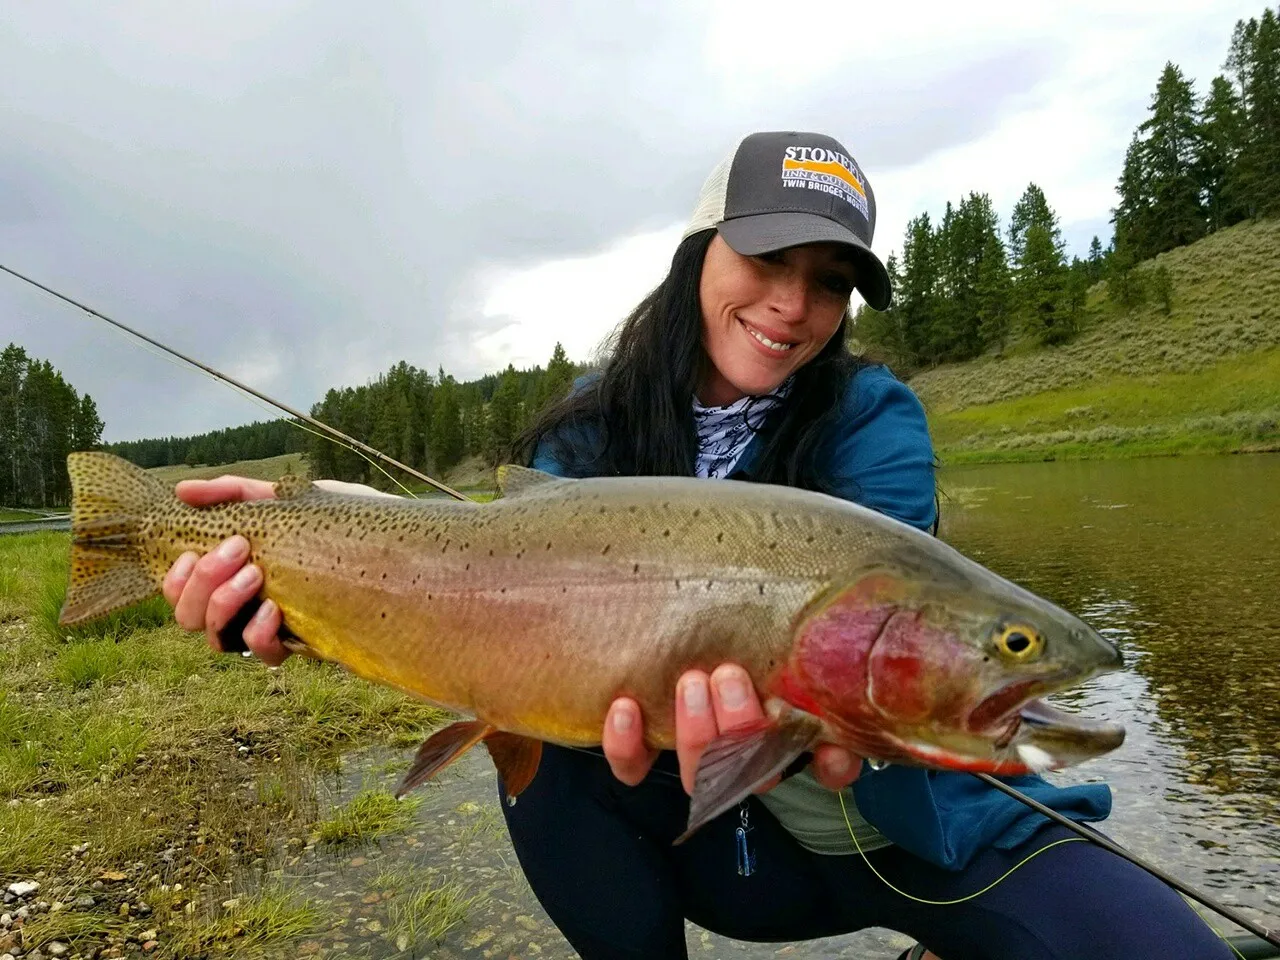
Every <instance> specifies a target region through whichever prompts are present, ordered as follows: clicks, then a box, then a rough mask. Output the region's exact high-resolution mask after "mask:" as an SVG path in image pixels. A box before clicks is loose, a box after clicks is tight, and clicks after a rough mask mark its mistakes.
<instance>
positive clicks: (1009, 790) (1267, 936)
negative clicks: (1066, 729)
mask: <svg viewBox="0 0 1280 960" xmlns="http://www.w3.org/2000/svg"><path fill="white" fill-rule="evenodd" d="M0 270H2V271H4V272H5V273H7V274H9V275H10V276H13V277H17V278H18V279H19V280H21V281H23V282H24V283H28V284H30V285H31V286H33V287H35V288H37V289H38V290H42V291H44V292H45V293H47V294H49V295H50V296H53V297H56V298H57V299H59V300H61V301H63V302H64V303H68V304H70V305H71V306H73V307H75V308H76V309H78V310H83V311H84V312H85V313H87V314H89V316H91V317H96V318H97V319H99V320H102V321H104V322H106V323H109V324H111V325H112V326H113V327H116V328H118V329H120V330H123V331H124V332H125V333H128V334H130V335H132V336H134V337H136V338H138V339H139V340H142V341H144V342H146V343H149V344H151V345H152V346H154V347H158V348H159V349H161V350H163V351H164V352H165V353H167V354H169V355H171V356H174V357H177V358H178V359H179V360H182V361H183V362H185V363H188V364H190V365H192V366H194V367H197V368H198V369H200V370H203V371H205V372H206V373H208V374H210V375H212V376H214V377H216V378H217V379H218V380H221V381H223V382H224V383H227V384H230V385H231V386H233V387H235V388H236V389H238V390H242V391H243V392H245V393H247V394H249V395H251V396H254V397H257V398H258V399H259V400H262V401H264V402H266V403H269V404H271V405H272V406H273V407H276V408H277V409H279V410H283V411H284V412H285V413H287V414H289V415H290V416H292V417H296V418H298V419H299V420H302V421H304V422H306V423H309V424H311V425H312V426H313V427H316V428H317V429H319V430H323V431H324V432H325V433H327V434H329V435H330V436H333V437H338V438H340V439H341V440H343V441H345V442H347V443H349V444H351V445H352V446H353V447H355V448H357V449H359V450H362V451H364V452H365V453H367V454H369V455H370V456H374V457H377V458H378V459H379V460H381V461H383V462H384V463H388V464H390V465H392V466H395V467H399V468H400V469H401V470H404V471H405V472H406V473H409V474H412V475H413V476H415V477H417V478H418V479H419V480H422V481H423V482H425V483H427V484H430V485H431V486H432V487H435V488H436V489H437V490H440V491H441V492H443V493H447V494H448V495H449V496H451V497H454V498H455V499H457V500H469V499H470V498H469V497H466V496H464V495H463V494H461V493H459V492H458V491H456V490H454V489H453V488H451V487H449V486H447V485H446V484H444V483H442V482H441V481H439V480H436V479H434V478H433V477H429V476H427V475H426V474H425V473H421V472H419V471H417V470H415V469H414V468H413V467H410V466H408V465H407V464H404V463H401V462H400V461H399V460H396V459H394V458H393V457H389V456H387V455H386V454H385V453H383V452H382V451H380V450H376V449H374V448H373V447H371V446H369V445H368V444H366V443H362V442H361V441H359V440H357V439H355V438H354V437H351V436H348V435H347V434H345V433H343V432H342V431H341V430H338V429H337V428H335V427H331V426H329V425H328V424H327V423H324V422H322V421H320V420H317V419H315V418H314V417H312V416H309V415H307V414H305V413H302V412H300V411H298V410H294V409H293V408H292V407H290V406H288V405H287V404H285V403H282V402H281V401H279V400H276V399H274V398H272V397H269V396H267V395H266V394H265V393H262V392H260V391H258V390H255V389H254V388H253V387H250V386H248V385H246V384H244V383H241V382H240V381H239V380H237V379H235V378H234V377H231V376H229V375H227V374H225V373H222V372H221V371H219V370H216V369H214V368H213V367H211V366H209V365H208V364H206V363H202V362H200V361H199V360H196V359H194V358H192V357H188V356H187V355H186V354H183V353H180V352H179V351H177V350H175V349H173V348H172V347H170V346H167V345H166V344H163V343H161V342H160V341H159V340H156V339H154V338H153V337H149V336H147V335H146V334H144V333H141V332H139V331H137V330H134V329H133V328H132V327H128V326H126V325H125V324H123V323H121V322H120V321H118V320H113V319H111V318H110V317H108V316H107V315H106V314H104V313H102V312H100V311H98V310H95V309H93V308H92V307H89V306H86V305H85V304H83V303H80V302H79V301H77V300H74V299H72V298H71V297H69V296H67V295H66V294H63V293H59V292H58V291H57V290H54V289H52V288H50V287H47V286H45V285H44V284H42V283H39V282H37V281H35V280H33V279H31V278H30V277H27V276H24V275H23V274H21V273H19V272H18V271H17V270H13V269H11V268H9V267H6V266H5V265H4V264H2V263H0ZM974 776H976V777H978V778H979V779H980V780H982V781H984V782H986V783H988V784H989V785H991V786H992V787H995V788H996V789H997V790H1000V791H1001V792H1002V793H1005V794H1007V795H1008V796H1011V797H1013V798H1014V799H1015V800H1018V801H1020V802H1021V803H1023V804H1025V805H1026V806H1028V807H1030V808H1031V809H1032V810H1035V811H1036V812H1037V813H1040V814H1043V815H1044V816H1046V817H1049V818H1050V819H1052V820H1054V821H1055V822H1057V823H1060V824H1062V825H1063V826H1064V827H1067V828H1068V829H1070V830H1072V831H1074V832H1075V833H1077V834H1079V835H1080V836H1081V837H1083V838H1085V839H1086V840H1089V841H1091V842H1093V843H1096V844H1098V845H1099V846H1101V847H1103V848H1104V849H1106V850H1109V851H1110V852H1112V853H1114V854H1115V855H1116V856H1119V857H1123V858H1124V859H1125V860H1128V861H1129V862H1130V863H1132V864H1134V865H1135V866H1137V867H1141V868H1142V869H1143V870H1145V871H1147V872H1148V873H1150V874H1151V875H1152V876H1154V877H1155V878H1156V879H1158V880H1160V881H1162V882H1163V883H1166V884H1168V885H1169V886H1170V887H1173V888H1174V889H1175V890H1177V891H1179V892H1181V893H1184V894H1186V895H1187V896H1189V897H1191V898H1193V899H1195V900H1197V901H1198V902H1200V903H1202V904H1204V905H1205V906H1206V907H1209V908H1210V909H1212V910H1215V911H1217V912H1218V913H1219V914H1221V915H1222V916H1224V917H1226V918H1227V919H1229V920H1231V921H1232V922H1233V923H1236V924H1239V925H1240V926H1241V927H1243V928H1244V929H1246V930H1248V931H1249V932H1250V933H1252V934H1254V935H1255V936H1257V937H1260V938H1261V939H1263V940H1265V941H1266V942H1267V943H1269V944H1271V945H1272V946H1274V947H1276V948H1278V949H1280V935H1277V934H1275V933H1273V932H1272V931H1270V930H1267V929H1266V928H1265V927H1262V926H1261V925H1259V924H1256V923H1254V922H1253V921H1252V920H1250V919H1249V918H1248V917H1245V916H1242V915H1241V914H1240V913H1239V912H1238V911H1236V910H1233V909H1232V908H1230V907H1228V906H1226V905H1224V904H1221V903H1218V902H1217V901H1216V900H1214V899H1213V898H1212V897H1210V896H1209V895H1208V894H1204V893H1201V892H1200V891H1198V890H1196V889H1195V888H1194V887H1192V886H1191V885H1190V884H1187V883H1184V882H1183V881H1181V880H1179V879H1177V878H1176V877H1173V876H1170V875H1169V874H1167V873H1165V872H1164V871H1162V870H1160V869H1159V868H1158V867H1156V866H1153V865H1152V864H1149V863H1147V862H1146V861H1144V860H1142V859H1141V858H1140V857H1137V856H1135V855H1134V854H1131V853H1129V852H1128V851H1127V850H1125V849H1124V848H1123V847H1120V846H1119V845H1117V844H1115V843H1113V842H1112V841H1110V840H1108V839H1107V838H1106V837H1104V836H1102V835H1101V834H1099V833H1096V832H1094V831H1091V830H1087V829H1085V828H1084V827H1082V826H1080V825H1079V824H1078V823H1076V822H1075V821H1073V820H1070V819H1068V818H1067V817H1064V816H1063V815H1062V814H1060V813H1058V812H1057V811H1056V810H1053V809H1051V808H1049V807H1046V806H1045V805H1044V804H1042V803H1040V802H1038V801H1036V800H1034V799H1032V798H1031V797H1028V796H1027V795H1026V794H1024V793H1022V792H1021V791H1020V790H1017V789H1015V788H1014V787H1011V786H1009V784H1007V783H1004V782H1002V781H1000V780H997V779H996V778H995V777H992V776H990V775H989V774H985V773H975V774H974Z"/></svg>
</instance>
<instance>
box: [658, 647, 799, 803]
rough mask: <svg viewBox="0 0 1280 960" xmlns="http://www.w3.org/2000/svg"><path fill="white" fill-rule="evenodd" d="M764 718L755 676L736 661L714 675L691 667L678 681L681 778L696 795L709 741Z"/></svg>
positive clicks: (770, 784)
mask: <svg viewBox="0 0 1280 960" xmlns="http://www.w3.org/2000/svg"><path fill="white" fill-rule="evenodd" d="M763 718H764V708H763V707H762V706H761V705H760V698H759V697H758V696H757V695H756V690H755V687H754V686H753V685H752V683H751V677H750V675H749V674H748V673H747V671H746V670H744V669H743V668H742V667H740V666H739V665H738V664H736V663H722V664H721V665H720V666H718V667H716V669H715V670H714V671H712V673H711V675H710V677H708V676H707V674H705V673H703V672H702V671H701V670H689V671H687V672H686V673H685V674H684V675H683V676H681V678H680V680H679V681H678V682H677V684H676V755H677V756H678V757H679V759H680V781H681V783H683V784H684V789H685V792H686V793H688V794H690V795H692V794H693V787H694V783H695V781H696V780H697V775H698V761H699V760H700V759H701V758H702V753H703V751H704V750H705V749H706V747H707V745H708V744H709V743H711V742H712V741H713V740H715V739H716V738H717V737H718V736H720V734H722V733H724V732H725V731H728V730H733V729H735V728H737V727H742V726H746V725H748V724H752V723H755V722H757V721H759V720H761V719H763ZM777 782H778V779H777V778H776V777H775V778H774V779H772V780H770V781H768V782H766V783H764V784H762V785H761V786H760V788H759V789H758V790H757V792H758V793H764V792H765V791H767V790H770V789H772V788H773V787H774V786H775V785H776V784H777Z"/></svg>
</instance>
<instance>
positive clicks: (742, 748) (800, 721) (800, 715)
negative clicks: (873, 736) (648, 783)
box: [675, 710, 822, 844]
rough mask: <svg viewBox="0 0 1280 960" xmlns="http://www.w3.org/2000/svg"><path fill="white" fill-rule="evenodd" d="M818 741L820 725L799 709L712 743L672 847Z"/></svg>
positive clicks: (701, 762)
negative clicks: (686, 817) (683, 821)
mask: <svg viewBox="0 0 1280 960" xmlns="http://www.w3.org/2000/svg"><path fill="white" fill-rule="evenodd" d="M821 736H822V721H820V720H819V719H818V718H817V717H815V716H813V715H812V714H810V713H805V712H804V711H802V710H789V711H787V712H786V713H784V714H783V715H782V716H781V717H780V718H779V719H778V720H776V721H775V720H770V719H761V720H759V721H757V722H756V723H753V724H749V725H748V726H745V727H738V728H736V729H734V730H730V731H728V732H727V733H725V734H722V735H721V736H719V737H717V738H716V739H715V740H712V741H711V743H709V744H708V745H707V748H706V750H705V751H703V754H702V757H701V759H700V760H699V761H698V775H697V779H696V780H695V781H694V787H693V798H692V799H691V800H690V802H689V822H688V824H687V825H686V828H685V832H684V833H682V834H681V835H680V836H679V837H678V838H677V839H676V841H675V842H676V844H681V843H684V841H686V840H688V839H689V837H690V836H692V835H693V833H694V832H695V831H696V830H697V829H698V828H699V827H701V826H702V825H703V824H705V823H707V822H708V821H709V820H713V819H715V818H716V817H718V816H719V815H720V814H722V813H724V811H726V810H728V809H729V808H730V807H732V806H733V805H734V804H735V803H737V802H738V801H739V800H742V799H743V798H744V797H746V796H749V795H750V794H751V792H752V791H753V790H755V788H756V787H758V786H760V784H762V783H764V782H765V781H766V780H768V779H769V778H770V777H772V776H774V775H775V774H778V773H781V772H782V771H783V770H785V769H786V768H787V766H788V765H790V763H791V761H793V760H795V758H796V757H798V756H800V754H802V753H804V752H805V751H806V750H810V749H812V748H813V747H814V745H815V744H817V742H818V739H819V738H820V737H821Z"/></svg>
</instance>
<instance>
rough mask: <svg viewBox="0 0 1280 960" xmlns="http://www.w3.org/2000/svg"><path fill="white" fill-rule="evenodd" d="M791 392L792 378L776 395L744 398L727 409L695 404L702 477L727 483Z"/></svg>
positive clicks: (698, 468) (698, 472) (699, 462)
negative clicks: (752, 440)
mask: <svg viewBox="0 0 1280 960" xmlns="http://www.w3.org/2000/svg"><path fill="white" fill-rule="evenodd" d="M790 392H791V378H790V377H788V378H787V379H786V380H784V381H783V382H782V385H781V386H780V387H778V389H777V390H775V391H773V393H766V394H762V395H761V396H758V397H743V398H742V399H741V400H737V401H735V402H733V403H731V404H729V405H728V406H727V407H704V406H703V405H702V404H700V403H699V402H698V400H697V398H696V397H695V398H694V401H693V422H694V426H695V427H697V430H698V459H697V464H696V465H695V470H696V472H697V475H698V476H699V477H714V478H718V479H723V478H724V477H727V476H728V475H729V472H730V471H731V470H733V468H734V466H735V465H736V464H737V462H738V459H739V458H740V457H741V456H742V453H743V451H744V450H746V449H747V445H748V444H749V443H751V438H752V437H754V436H755V435H756V434H757V433H758V432H759V431H760V428H761V427H763V426H764V423H765V421H766V420H767V419H768V417H769V414H770V413H771V412H772V411H773V410H774V408H776V407H777V406H778V405H779V404H780V403H782V401H783V400H785V399H786V396H787V394H788V393H790Z"/></svg>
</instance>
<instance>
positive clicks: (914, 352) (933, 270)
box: [901, 213, 943, 363]
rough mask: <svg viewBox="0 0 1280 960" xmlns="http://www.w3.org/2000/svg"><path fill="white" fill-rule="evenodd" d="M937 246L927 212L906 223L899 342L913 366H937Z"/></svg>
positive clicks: (938, 339)
mask: <svg viewBox="0 0 1280 960" xmlns="http://www.w3.org/2000/svg"><path fill="white" fill-rule="evenodd" d="M937 247H938V242H937V235H936V234H935V232H934V230H933V225H932V224H931V223H930V220H929V215H928V214H927V213H923V214H921V215H920V216H918V217H916V218H915V219H913V220H911V221H910V222H908V224H907V236H906V240H905V241H904V243H903V247H902V288H901V289H902V307H901V310H902V320H903V324H902V326H903V339H904V340H905V342H906V348H907V353H908V356H909V357H910V358H911V361H912V362H913V363H937V362H939V360H941V358H942V353H943V350H942V346H943V345H942V343H941V340H942V338H941V336H940V335H939V331H938V329H937V323H936V318H937V314H938V310H937V302H938V287H939V264H938V251H937Z"/></svg>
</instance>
